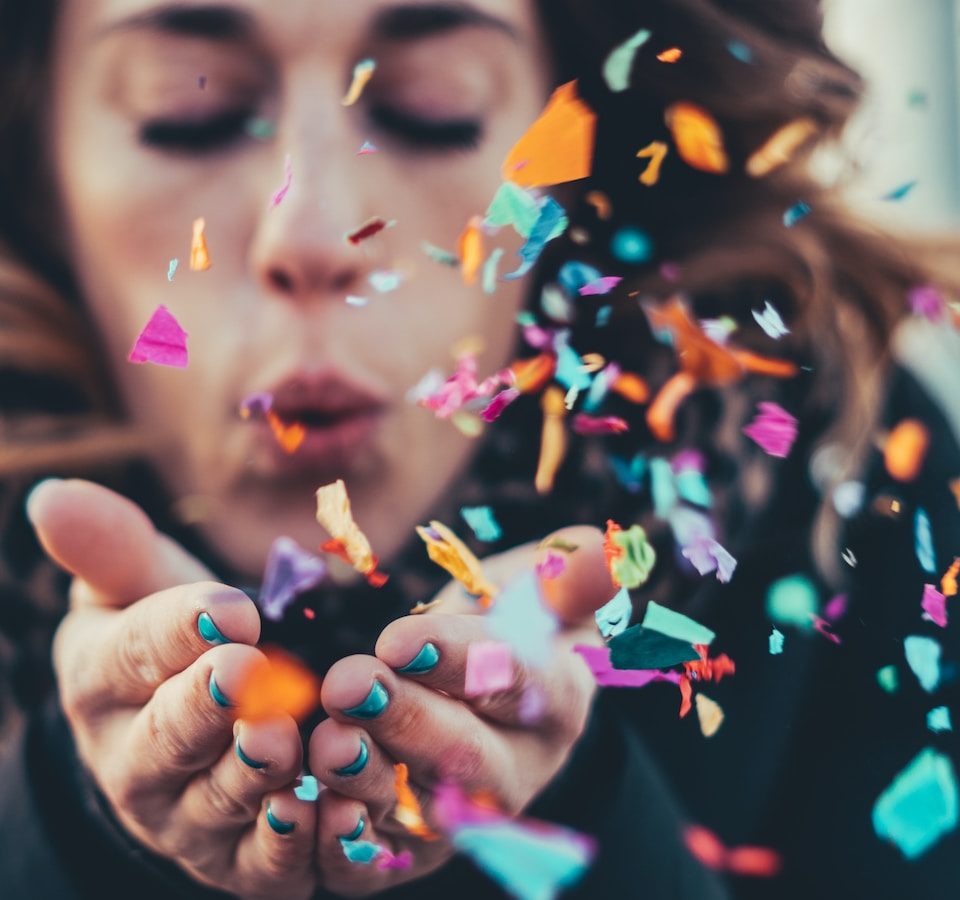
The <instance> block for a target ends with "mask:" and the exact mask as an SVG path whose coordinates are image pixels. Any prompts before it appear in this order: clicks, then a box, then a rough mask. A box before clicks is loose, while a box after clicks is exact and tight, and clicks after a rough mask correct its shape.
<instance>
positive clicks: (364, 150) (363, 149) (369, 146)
mask: <svg viewBox="0 0 960 900" xmlns="http://www.w3.org/2000/svg"><path fill="white" fill-rule="evenodd" d="M379 152H380V150H379V148H378V147H377V146H376V144H373V143H372V142H370V141H364V142H363V143H362V144H361V145H360V149H359V150H358V151H357V153H356V155H357V156H370V154H372V153H379Z"/></svg>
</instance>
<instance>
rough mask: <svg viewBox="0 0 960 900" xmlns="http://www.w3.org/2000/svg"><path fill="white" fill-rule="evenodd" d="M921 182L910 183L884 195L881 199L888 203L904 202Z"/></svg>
mask: <svg viewBox="0 0 960 900" xmlns="http://www.w3.org/2000/svg"><path fill="white" fill-rule="evenodd" d="M919 183H920V182H919V181H908V182H907V183H906V184H902V185H900V187H897V188H894V189H893V190H892V191H890V193H888V194H884V195H883V197H882V198H881V199H882V200H885V201H886V202H887V203H897V202H898V201H900V200H904V199H906V198H907V197H909V196H910V194H912V193H913V189H914V188H915V187H916V186H917V185H918V184H919Z"/></svg>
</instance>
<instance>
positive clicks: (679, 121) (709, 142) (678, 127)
mask: <svg viewBox="0 0 960 900" xmlns="http://www.w3.org/2000/svg"><path fill="white" fill-rule="evenodd" d="M665 118H666V122H667V127H668V128H669V129H670V131H671V133H672V134H673V141H674V143H675V144H676V145H677V152H678V153H679V154H680V158H681V159H682V160H683V161H684V162H685V163H686V164H687V165H688V166H692V167H693V168H694V169H699V170H700V171H701V172H713V173H715V174H718V175H719V174H723V173H725V172H728V171H729V170H730V160H729V159H728V158H727V151H726V149H725V148H724V145H723V132H722V131H721V130H720V126H719V125H718V124H717V122H716V120H715V119H714V118H713V116H711V115H710V113H708V112H707V111H706V110H705V109H703V108H702V107H699V106H696V105H695V104H693V103H686V102H680V103H674V104H673V105H672V106H670V107H668V108H667V111H666V113H665Z"/></svg>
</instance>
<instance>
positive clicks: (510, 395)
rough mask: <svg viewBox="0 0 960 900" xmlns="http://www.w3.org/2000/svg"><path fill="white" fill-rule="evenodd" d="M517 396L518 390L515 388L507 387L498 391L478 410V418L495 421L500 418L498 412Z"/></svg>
mask: <svg viewBox="0 0 960 900" xmlns="http://www.w3.org/2000/svg"><path fill="white" fill-rule="evenodd" d="M519 396H520V391H519V390H517V388H507V389H506V390H504V391H500V393H499V394H497V396H496V397H494V398H493V399H492V400H491V401H490V402H489V403H488V404H487V405H486V406H485V407H484V408H483V410H482V411H481V412H480V418H481V419H483V421H484V422H496V420H497V419H499V418H500V414H501V413H502V412H503V411H504V410H505V409H506V408H507V407H508V406H509V405H510V404H511V403H513V401H514V400H516V399H517V398H518V397H519Z"/></svg>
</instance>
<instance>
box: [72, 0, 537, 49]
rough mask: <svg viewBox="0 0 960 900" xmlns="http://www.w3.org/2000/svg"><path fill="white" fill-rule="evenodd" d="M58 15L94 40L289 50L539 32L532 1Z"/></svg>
mask: <svg viewBox="0 0 960 900" xmlns="http://www.w3.org/2000/svg"><path fill="white" fill-rule="evenodd" d="M63 16H64V21H63V22H62V23H61V24H62V26H65V27H64V28H62V30H63V31H66V32H67V33H72V34H74V35H75V36H76V37H77V38H83V39H90V40H93V41H96V42H99V41H101V40H103V39H105V38H109V37H112V36H117V35H124V34H144V33H146V34H149V33H155V34H159V35H171V36H177V35H179V36H189V37H197V38H203V39H207V40H214V41H224V42H244V41H250V42H256V43H259V44H263V45H266V46H268V47H274V48H276V49H279V50H284V51H288V52H289V51H293V50H294V49H296V48H300V47H302V48H306V49H313V50H315V51H318V52H319V51H322V50H323V49H324V48H327V47H331V46H342V45H344V44H347V43H355V42H358V41H364V40H366V41H388V42H398V43H402V42H409V41H413V40H418V39H425V38H429V37H434V36H440V35H444V34H454V33H458V32H466V31H471V32H487V33H490V34H499V35H500V36H502V37H503V38H505V39H508V40H511V41H514V42H518V43H527V42H530V43H533V42H534V41H535V38H536V32H537V30H538V29H537V21H536V14H535V3H534V0H349V2H348V0H282V2H278V0H229V2H219V0H182V2H169V0H167V2H164V0H159V2H158V0H65V2H64V12H63Z"/></svg>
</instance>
